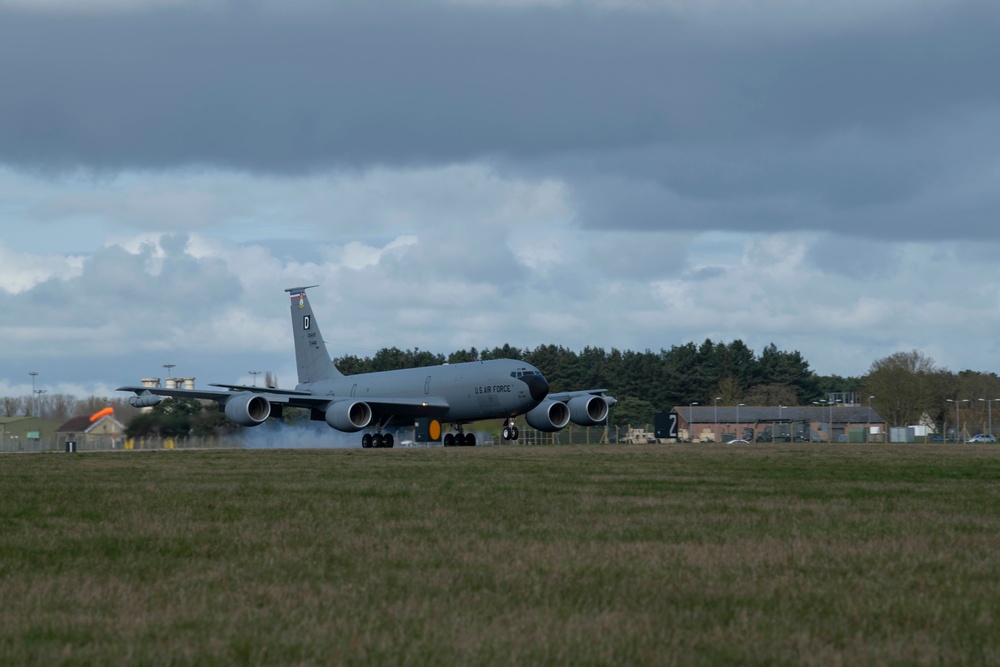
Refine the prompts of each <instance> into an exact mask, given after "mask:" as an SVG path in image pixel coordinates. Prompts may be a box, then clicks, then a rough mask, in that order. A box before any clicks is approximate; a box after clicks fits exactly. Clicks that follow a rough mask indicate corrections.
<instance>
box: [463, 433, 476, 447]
mask: <svg viewBox="0 0 1000 667" xmlns="http://www.w3.org/2000/svg"><path fill="white" fill-rule="evenodd" d="M465 446H466V447H475V446H476V436H475V435H474V434H472V433H466V434H465Z"/></svg>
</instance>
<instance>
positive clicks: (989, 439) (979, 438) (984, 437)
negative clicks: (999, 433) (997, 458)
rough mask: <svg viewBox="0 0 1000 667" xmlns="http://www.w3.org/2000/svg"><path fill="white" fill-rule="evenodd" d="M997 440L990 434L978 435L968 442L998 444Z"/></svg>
mask: <svg viewBox="0 0 1000 667" xmlns="http://www.w3.org/2000/svg"><path fill="white" fill-rule="evenodd" d="M996 441H997V439H996V438H995V437H993V436H992V435H990V434H988V433H977V434H976V435H974V436H972V437H971V438H969V439H968V440H967V442H996Z"/></svg>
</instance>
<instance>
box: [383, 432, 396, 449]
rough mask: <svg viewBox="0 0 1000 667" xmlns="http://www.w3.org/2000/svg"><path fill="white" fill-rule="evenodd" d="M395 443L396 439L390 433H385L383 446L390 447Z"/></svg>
mask: <svg viewBox="0 0 1000 667" xmlns="http://www.w3.org/2000/svg"><path fill="white" fill-rule="evenodd" d="M395 444H396V439H395V438H393V437H392V433H386V434H385V446H386V448H388V449H392V448H393V446H394V445H395Z"/></svg>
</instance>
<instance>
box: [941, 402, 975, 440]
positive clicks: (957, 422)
mask: <svg viewBox="0 0 1000 667" xmlns="http://www.w3.org/2000/svg"><path fill="white" fill-rule="evenodd" d="M945 400H946V401H948V402H949V403H954V404H955V442H958V441H959V438H961V437H962V419H961V416H960V415H959V413H958V407H959V404H960V403H968V402H969V399H967V398H963V399H961V400H959V399H951V398H947V399H945Z"/></svg>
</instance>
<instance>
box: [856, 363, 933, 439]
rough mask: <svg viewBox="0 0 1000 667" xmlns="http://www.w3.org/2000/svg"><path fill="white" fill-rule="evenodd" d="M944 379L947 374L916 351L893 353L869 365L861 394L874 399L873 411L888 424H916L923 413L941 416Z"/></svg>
mask: <svg viewBox="0 0 1000 667" xmlns="http://www.w3.org/2000/svg"><path fill="white" fill-rule="evenodd" d="M946 376H950V373H946V372H942V371H940V370H939V369H938V368H937V367H936V366H935V365H934V360H933V359H931V358H930V357H927V356H925V355H924V354H923V353H921V352H919V351H917V350H911V351H910V352H896V353H894V354H890V355H889V356H888V357H883V358H882V359H878V360H876V361H874V362H873V363H872V365H871V368H870V369H869V370H868V375H867V376H866V377H865V378H864V381H863V384H862V386H863V387H864V392H863V393H864V394H865V395H870V396H874V397H875V398H873V399H872V407H873V408H875V409H876V410H878V412H879V414H880V415H882V417H884V418H885V420H886V422H887V423H888V424H890V425H892V426H906V425H907V424H916V423H917V421H918V420H919V419H920V416H921V415H922V414H923V413H924V412H927V413H929V414H931V415H932V416H934V417H936V416H938V415H939V414H940V411H941V403H942V401H943V400H944V397H943V396H942V392H943V391H946V390H945V389H944V388H943V386H942V380H944V379H946Z"/></svg>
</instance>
